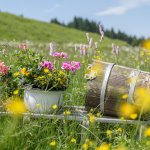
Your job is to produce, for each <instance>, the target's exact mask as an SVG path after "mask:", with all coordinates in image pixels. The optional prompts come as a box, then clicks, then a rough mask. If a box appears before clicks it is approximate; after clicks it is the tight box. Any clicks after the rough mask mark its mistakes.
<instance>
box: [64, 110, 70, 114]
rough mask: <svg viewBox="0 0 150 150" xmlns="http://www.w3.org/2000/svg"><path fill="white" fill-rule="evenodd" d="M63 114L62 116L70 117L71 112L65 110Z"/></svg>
mask: <svg viewBox="0 0 150 150" xmlns="http://www.w3.org/2000/svg"><path fill="white" fill-rule="evenodd" d="M63 114H64V115H70V114H71V111H70V110H66V111H64V113H63Z"/></svg>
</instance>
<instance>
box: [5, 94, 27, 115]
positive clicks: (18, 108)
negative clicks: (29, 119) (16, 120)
mask: <svg viewBox="0 0 150 150" xmlns="http://www.w3.org/2000/svg"><path fill="white" fill-rule="evenodd" d="M5 107H6V110H7V111H8V112H10V113H13V114H15V115H19V114H23V113H25V112H26V111H27V109H26V107H25V104H24V102H23V101H22V99H20V98H19V97H15V98H13V97H12V98H10V99H9V100H8V101H7V102H6V105H5Z"/></svg>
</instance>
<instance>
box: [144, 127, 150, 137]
mask: <svg viewBox="0 0 150 150" xmlns="http://www.w3.org/2000/svg"><path fill="white" fill-rule="evenodd" d="M144 136H146V137H150V127H149V128H147V129H146V130H145V132H144Z"/></svg>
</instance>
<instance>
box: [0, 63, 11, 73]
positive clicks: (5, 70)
mask: <svg viewBox="0 0 150 150" xmlns="http://www.w3.org/2000/svg"><path fill="white" fill-rule="evenodd" d="M8 71H9V68H8V67H7V66H6V65H5V64H4V62H0V74H2V75H6V74H7V73H8Z"/></svg>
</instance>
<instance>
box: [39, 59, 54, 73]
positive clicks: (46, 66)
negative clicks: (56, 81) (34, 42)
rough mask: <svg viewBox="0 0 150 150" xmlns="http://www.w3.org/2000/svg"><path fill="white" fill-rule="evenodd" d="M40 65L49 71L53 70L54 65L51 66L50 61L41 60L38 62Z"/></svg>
mask: <svg viewBox="0 0 150 150" xmlns="http://www.w3.org/2000/svg"><path fill="white" fill-rule="evenodd" d="M40 66H42V67H44V68H48V69H49V70H51V71H53V70H54V66H53V64H52V62H50V61H43V62H41V63H40Z"/></svg>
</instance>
